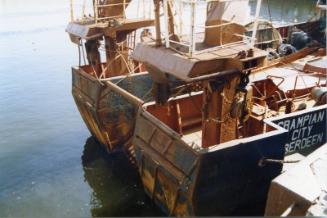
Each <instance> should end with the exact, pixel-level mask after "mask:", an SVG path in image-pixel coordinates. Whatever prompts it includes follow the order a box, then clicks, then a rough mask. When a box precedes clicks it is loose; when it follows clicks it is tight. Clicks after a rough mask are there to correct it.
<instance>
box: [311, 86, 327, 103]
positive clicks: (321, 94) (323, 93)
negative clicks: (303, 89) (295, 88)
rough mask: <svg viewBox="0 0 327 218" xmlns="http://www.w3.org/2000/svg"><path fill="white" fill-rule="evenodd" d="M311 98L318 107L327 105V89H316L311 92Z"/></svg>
mask: <svg viewBox="0 0 327 218" xmlns="http://www.w3.org/2000/svg"><path fill="white" fill-rule="evenodd" d="M311 97H312V98H313V100H315V102H316V106H318V105H323V104H326V103H327V87H314V88H313V89H312V90H311Z"/></svg>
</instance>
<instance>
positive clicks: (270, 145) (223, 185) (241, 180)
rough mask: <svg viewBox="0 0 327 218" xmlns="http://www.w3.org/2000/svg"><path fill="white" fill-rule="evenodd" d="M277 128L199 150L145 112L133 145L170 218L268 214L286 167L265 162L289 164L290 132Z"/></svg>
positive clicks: (154, 193) (146, 179)
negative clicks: (273, 187) (273, 185)
mask: <svg viewBox="0 0 327 218" xmlns="http://www.w3.org/2000/svg"><path fill="white" fill-rule="evenodd" d="M273 128H275V130H274V131H272V132H269V133H266V134H263V135H260V136H253V137H249V138H246V139H240V140H233V141H230V142H227V143H222V144H219V145H217V146H212V147H210V148H199V147H195V146H194V145H190V144H188V143H186V142H185V141H184V140H183V139H182V138H181V135H179V134H178V133H177V132H175V131H174V130H172V129H171V128H169V127H168V126H167V125H165V124H163V123H162V122H161V121H160V120H158V119H157V118H155V117H154V116H153V115H151V114H150V113H149V112H147V111H146V110H144V109H142V108H141V109H140V110H139V113H138V116H137V121H136V127H135V133H134V138H133V144H134V148H135V153H136V160H137V163H138V167H139V172H140V176H141V178H142V181H143V184H144V188H145V190H146V193H147V194H148V195H149V196H150V197H151V198H152V199H153V201H154V202H155V203H156V204H157V205H158V206H159V207H160V208H161V209H162V210H163V211H165V212H166V213H167V214H169V215H175V216H195V215H212V214H215V215H244V214H246V215H249V214H253V215H258V214H263V210H264V205H265V200H266V195H267V192H268V188H269V185H270V182H271V180H272V179H273V178H275V177H276V176H277V175H279V174H280V172H281V169H282V166H281V165H278V164H277V165H276V164H275V165H274V164H271V165H270V164H267V165H265V166H260V164H259V162H260V160H262V159H263V158H273V159H283V158H284V144H285V138H286V131H285V130H284V129H282V128H281V127H278V126H274V127H273ZM253 205H255V207H256V208H253Z"/></svg>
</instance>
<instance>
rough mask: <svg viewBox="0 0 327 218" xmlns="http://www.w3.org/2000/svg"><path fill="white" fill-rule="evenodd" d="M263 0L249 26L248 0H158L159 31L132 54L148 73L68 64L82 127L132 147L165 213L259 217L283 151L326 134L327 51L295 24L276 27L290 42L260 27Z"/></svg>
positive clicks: (316, 142)
mask: <svg viewBox="0 0 327 218" xmlns="http://www.w3.org/2000/svg"><path fill="white" fill-rule="evenodd" d="M260 3H261V1H260V0H259V1H258V3H257V7H256V13H255V17H254V22H253V24H252V29H251V30H249V29H247V28H246V27H245V25H244V24H243V23H242V19H243V17H244V16H243V15H244V13H246V10H243V9H244V8H247V4H248V2H247V1H244V0H242V1H226V0H223V1H210V2H200V1H199V2H198V1H168V0H164V1H157V0H156V1H154V5H153V7H154V17H155V19H154V21H153V22H152V24H155V29H154V30H155V37H153V36H152V34H149V32H147V34H143V35H142V42H141V43H138V44H137V45H136V47H135V48H134V50H133V52H132V53H130V56H128V57H129V58H130V60H132V62H133V63H138V64H139V66H141V67H140V68H142V69H146V71H144V72H137V73H129V74H128V76H126V75H121V76H119V75H118V76H116V75H115V76H110V75H108V76H107V77H106V78H105V79H101V78H98V77H97V73H96V72H97V71H95V73H93V74H92V72H94V71H92V70H90V71H89V73H86V72H85V69H93V68H94V66H93V65H91V67H90V66H89V67H87V66H86V67H85V66H84V67H79V68H75V69H73V86H74V88H73V95H74V98H75V100H76V99H77V100H76V102H77V104H78V107H79V109H80V112H81V114H82V116H83V118H84V120H85V121H86V123H87V125H88V126H89V129H90V130H91V132H92V133H93V134H94V135H95V136H96V137H97V138H98V139H99V141H100V142H102V143H103V144H105V145H107V146H106V147H107V148H108V150H110V151H111V150H113V149H114V148H116V147H117V146H119V145H120V146H121V145H125V146H126V147H125V148H128V151H130V152H129V154H130V155H132V156H133V157H135V159H136V165H137V167H138V169H139V174H140V177H141V178H142V182H143V185H144V188H145V191H146V193H147V194H148V196H149V197H150V198H151V199H152V200H153V201H154V202H155V203H156V204H157V205H158V206H159V207H160V208H161V209H162V210H163V211H164V212H165V213H167V214H170V215H176V216H194V215H260V214H261V215H262V214H264V208H265V203H266V199H267V193H268V189H269V186H270V183H271V181H272V180H273V179H274V178H275V177H276V176H278V175H279V174H280V173H281V171H282V168H283V164H284V163H285V162H287V161H288V160H287V158H285V157H286V156H289V155H291V154H293V153H302V154H303V155H306V154H307V153H310V152H311V151H313V150H315V149H316V148H318V147H320V146H321V145H322V144H324V143H326V126H325V123H326V114H327V106H326V97H327V90H326V50H325V49H324V46H322V45H321V44H319V42H318V41H313V40H310V39H309V36H313V34H311V33H310V32H304V31H301V30H299V26H298V27H297V29H296V28H294V26H293V27H292V28H291V27H287V28H286V27H282V28H284V29H285V28H286V29H287V30H288V31H290V32H288V33H287V36H288V37H285V36H284V38H288V39H289V40H288V42H289V43H287V44H286V43H285V42H283V40H280V39H281V38H283V37H282V35H281V34H280V33H279V31H278V30H277V31H272V29H274V28H272V27H271V26H270V27H265V28H262V29H260V28H259V29H258V26H259V25H260V21H259V19H258V18H259V12H260ZM235 6H238V7H236V8H239V9H241V11H239V10H238V11H237V10H234V9H235ZM181 7H184V9H185V8H186V9H187V10H185V11H189V14H188V15H189V18H190V19H188V20H187V21H188V22H189V23H188V24H184V26H186V29H187V30H186V32H187V34H185V32H183V31H182V30H181V29H178V28H177V27H178V25H176V24H178V23H179V24H180V26H183V22H182V21H183V19H184V16H180V13H177V12H178V11H179V12H181V11H182V10H181ZM198 10H205V14H206V16H205V18H206V19H204V20H202V21H201V22H199V23H198V22H197V19H198V17H197V16H196V14H200V13H198ZM161 14H163V16H161ZM200 18H201V16H200ZM181 20H182V21H181ZM184 21H185V20H184ZM185 22H186V21H185ZM314 23H315V25H316V26H319V24H320V23H319V21H315V22H314ZM201 24H202V25H201ZM301 25H303V26H305V25H304V24H301ZM249 26H251V25H249ZM249 26H248V28H249ZM312 27H314V26H313V25H312ZM70 29H74V28H70ZM199 29H200V31H199ZM68 32H70V33H71V34H72V31H70V30H69V29H68ZM267 32H268V33H267ZM276 34H280V35H279V37H278V38H277V39H276V38H274V36H275V35H276ZM259 36H263V37H265V36H270V38H269V39H268V40H261V41H259V40H258V39H259ZM318 39H319V38H318ZM276 44H277V45H276ZM273 46H276V47H275V49H273V50H271V48H272V47H273ZM276 48H277V49H276ZM86 50H87V49H86ZM91 63H92V62H91ZM94 63H97V62H94ZM98 76H99V75H98ZM100 76H101V74H100ZM91 81H92V82H91ZM95 87H99V88H95ZM75 90H84V92H83V93H84V94H80V93H81V92H80V91H79V92H78V91H75ZM100 90H101V91H100ZM87 93H90V94H92V95H90V94H87ZM90 96H91V97H92V96H93V97H92V98H90ZM99 99H100V100H99ZM95 105H96V106H95ZM100 115H101V116H100ZM101 123H104V124H105V125H104V124H101ZM100 124H101V125H100ZM99 127H102V128H99ZM104 127H108V128H107V129H106V131H104V129H105V128H104ZM109 127H110V128H109ZM114 138H115V139H116V141H115V140H113V139H114Z"/></svg>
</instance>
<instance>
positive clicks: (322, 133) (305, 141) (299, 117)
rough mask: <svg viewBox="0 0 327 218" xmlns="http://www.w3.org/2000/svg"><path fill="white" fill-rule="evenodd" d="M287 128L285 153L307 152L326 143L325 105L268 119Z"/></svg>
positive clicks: (326, 106)
mask: <svg viewBox="0 0 327 218" xmlns="http://www.w3.org/2000/svg"><path fill="white" fill-rule="evenodd" d="M268 122H273V123H274V124H277V125H279V126H281V127H283V128H284V129H286V130H288V134H287V141H286V144H285V155H290V154H293V153H296V152H297V153H300V154H303V155H306V154H309V153H311V152H312V151H314V150H315V149H317V148H318V147H320V146H321V145H323V144H324V143H326V134H327V133H326V123H327V105H322V106H319V107H314V108H310V109H307V110H303V111H299V112H295V113H292V114H289V115H285V116H281V117H276V118H272V119H269V121H268Z"/></svg>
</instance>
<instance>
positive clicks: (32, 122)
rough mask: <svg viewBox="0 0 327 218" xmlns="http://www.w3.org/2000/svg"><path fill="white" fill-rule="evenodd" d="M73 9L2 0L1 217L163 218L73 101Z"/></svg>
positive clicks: (59, 2)
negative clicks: (98, 139)
mask: <svg viewBox="0 0 327 218" xmlns="http://www.w3.org/2000/svg"><path fill="white" fill-rule="evenodd" d="M68 6H69V1H67V0H66V1H65V0H56V1H40V0H29V1H19V0H10V1H6V0H1V1H0V74H1V79H0V217H21V216H23V217H63V216H69V217H77V216H78V217H80V216H84V217H85V216H121V215H126V216H133V215H147V214H149V215H150V214H151V215H152V214H154V215H160V214H161V213H160V212H159V211H158V209H157V208H156V207H154V206H153V205H152V204H151V203H150V202H149V200H148V199H147V198H146V196H145V194H144V192H143V188H142V186H141V183H140V181H139V180H138V177H137V171H135V169H132V168H131V167H130V166H129V165H128V164H127V162H126V160H125V159H124V158H123V157H122V155H120V154H115V155H111V157H108V156H106V155H103V151H102V150H101V149H99V148H98V147H99V146H98V145H97V144H96V142H94V140H92V139H89V140H88V138H89V137H90V133H89V132H88V131H87V129H86V127H85V125H84V123H83V122H82V119H81V118H80V115H79V113H78V110H77V109H76V106H75V104H74V101H73V98H72V96H71V73H70V71H71V66H72V65H76V63H78V57H77V54H78V53H77V48H76V47H75V46H74V44H72V43H71V42H70V40H69V37H68V35H67V34H66V33H65V31H64V30H65V26H66V23H67V21H68V20H69V8H68ZM87 140H88V141H87ZM91 148H95V149H91ZM83 152H84V154H83ZM82 158H83V159H87V161H82ZM122 173H123V174H122Z"/></svg>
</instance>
